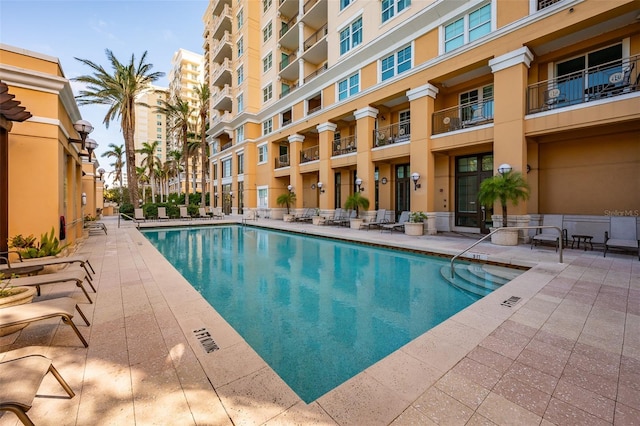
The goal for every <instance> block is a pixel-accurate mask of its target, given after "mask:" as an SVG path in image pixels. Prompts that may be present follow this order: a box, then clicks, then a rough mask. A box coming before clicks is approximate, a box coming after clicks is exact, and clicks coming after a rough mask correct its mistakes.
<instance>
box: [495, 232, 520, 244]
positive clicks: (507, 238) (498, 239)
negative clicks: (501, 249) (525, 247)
mask: <svg viewBox="0 0 640 426" xmlns="http://www.w3.org/2000/svg"><path fill="white" fill-rule="evenodd" d="M489 229H490V231H491V232H493V231H494V230H495V229H496V228H489ZM518 235H519V231H518V230H517V229H502V230H500V231H498V232H496V233H495V234H493V235H491V242H492V243H493V244H496V245H499V246H517V245H518Z"/></svg>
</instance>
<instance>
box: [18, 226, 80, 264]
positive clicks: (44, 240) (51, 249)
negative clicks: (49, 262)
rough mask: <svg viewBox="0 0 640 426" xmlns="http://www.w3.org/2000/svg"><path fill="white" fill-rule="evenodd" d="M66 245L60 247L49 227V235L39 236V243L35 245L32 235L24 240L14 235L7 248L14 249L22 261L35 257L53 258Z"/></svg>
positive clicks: (53, 230)
mask: <svg viewBox="0 0 640 426" xmlns="http://www.w3.org/2000/svg"><path fill="white" fill-rule="evenodd" d="M67 245H68V244H65V245H63V246H61V245H60V241H59V240H58V237H56V236H55V229H54V228H53V226H52V227H51V232H50V233H46V232H45V233H44V234H42V235H41V236H40V242H39V243H38V244H36V242H35V238H34V237H33V235H29V236H28V237H26V238H24V237H23V236H22V235H16V236H15V237H13V238H10V239H9V247H12V248H15V249H16V251H18V253H20V256H21V257H22V258H24V259H32V258H36V257H45V256H55V255H57V254H59V253H60V252H61V251H62V250H64V249H65V248H66V247H67Z"/></svg>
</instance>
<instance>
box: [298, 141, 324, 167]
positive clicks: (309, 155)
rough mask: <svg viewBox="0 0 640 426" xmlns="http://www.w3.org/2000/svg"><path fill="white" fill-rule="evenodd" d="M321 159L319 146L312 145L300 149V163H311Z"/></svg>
mask: <svg viewBox="0 0 640 426" xmlns="http://www.w3.org/2000/svg"><path fill="white" fill-rule="evenodd" d="M319 159H320V150H319V146H318V145H316V146H312V147H310V148H305V149H303V150H302V151H300V164H304V163H309V162H311V161H316V160H319Z"/></svg>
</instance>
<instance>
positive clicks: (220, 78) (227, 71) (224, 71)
mask: <svg viewBox="0 0 640 426" xmlns="http://www.w3.org/2000/svg"><path fill="white" fill-rule="evenodd" d="M211 84H213V85H215V86H220V87H223V86H225V85H231V60H230V59H229V58H225V59H224V61H223V62H222V63H221V64H216V65H214V67H213V72H212V73H211Z"/></svg>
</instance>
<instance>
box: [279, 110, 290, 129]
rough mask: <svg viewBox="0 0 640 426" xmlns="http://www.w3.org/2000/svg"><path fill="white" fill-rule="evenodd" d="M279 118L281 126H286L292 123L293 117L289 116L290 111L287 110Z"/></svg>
mask: <svg viewBox="0 0 640 426" xmlns="http://www.w3.org/2000/svg"><path fill="white" fill-rule="evenodd" d="M280 118H281V123H282V125H283V126H286V125H287V124H291V122H292V121H293V115H292V114H291V110H290V109H288V110H286V111H285V112H283V113H282V115H281V117H280Z"/></svg>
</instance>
